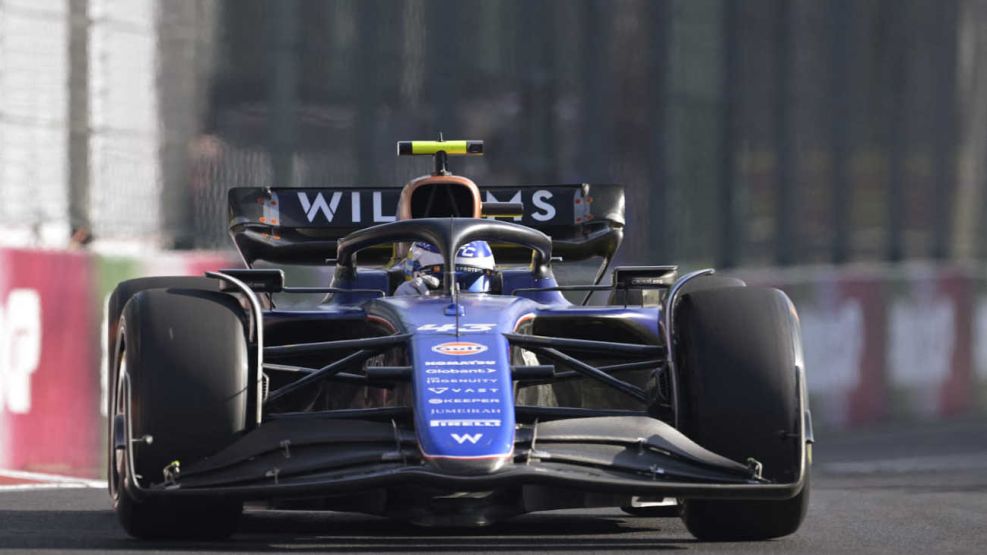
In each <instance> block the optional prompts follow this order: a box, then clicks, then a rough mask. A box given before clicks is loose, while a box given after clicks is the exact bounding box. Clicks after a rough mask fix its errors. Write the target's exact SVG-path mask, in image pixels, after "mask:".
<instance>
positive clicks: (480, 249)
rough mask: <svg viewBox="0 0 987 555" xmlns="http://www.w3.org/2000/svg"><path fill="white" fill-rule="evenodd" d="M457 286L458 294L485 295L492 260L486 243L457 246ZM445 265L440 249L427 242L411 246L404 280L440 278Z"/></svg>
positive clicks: (488, 288) (406, 261)
mask: <svg viewBox="0 0 987 555" xmlns="http://www.w3.org/2000/svg"><path fill="white" fill-rule="evenodd" d="M455 265H456V283H457V284H459V290H460V291H468V292H470V293H487V292H489V291H490V278H491V277H493V275H494V266H495V262H494V257H493V253H492V252H491V251H490V245H488V244H487V242H486V241H473V242H471V243H466V244H465V245H463V246H462V247H459V252H457V253H456V259H455ZM444 266H445V262H444V261H443V260H442V254H440V253H439V249H437V248H435V247H434V246H432V245H431V244H430V243H425V242H422V241H416V242H415V243H412V245H411V249H410V250H409V251H408V256H407V257H405V259H404V276H405V279H409V280H410V279H414V278H416V277H419V276H421V275H431V276H435V277H437V278H439V279H440V280H441V279H442V272H443V267H444Z"/></svg>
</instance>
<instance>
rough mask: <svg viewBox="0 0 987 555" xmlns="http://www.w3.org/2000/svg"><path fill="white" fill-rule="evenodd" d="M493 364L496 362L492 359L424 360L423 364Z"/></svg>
mask: <svg viewBox="0 0 987 555" xmlns="http://www.w3.org/2000/svg"><path fill="white" fill-rule="evenodd" d="M436 346H438V345H436ZM433 348H434V347H433ZM495 364H497V362H496V361H493V360H426V361H425V366H494V365H495Z"/></svg>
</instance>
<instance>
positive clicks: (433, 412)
mask: <svg viewBox="0 0 987 555" xmlns="http://www.w3.org/2000/svg"><path fill="white" fill-rule="evenodd" d="M428 413H429V414H431V415H432V416H438V415H441V414H445V415H451V414H459V415H463V414H469V415H474V416H476V415H486V416H489V415H491V414H501V410H500V409H499V408H485V409H476V408H470V407H452V408H441V409H437V408H432V409H429V411H428Z"/></svg>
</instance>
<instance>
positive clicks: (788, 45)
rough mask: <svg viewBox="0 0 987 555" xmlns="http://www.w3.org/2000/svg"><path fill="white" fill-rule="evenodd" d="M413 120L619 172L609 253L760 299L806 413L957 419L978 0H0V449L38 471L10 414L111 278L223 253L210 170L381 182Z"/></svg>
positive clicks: (522, 178)
mask: <svg viewBox="0 0 987 555" xmlns="http://www.w3.org/2000/svg"><path fill="white" fill-rule="evenodd" d="M439 132H444V134H445V136H446V137H449V138H469V139H483V140H485V141H486V152H487V154H486V155H485V156H484V157H483V158H479V159H477V158H474V159H469V160H454V161H453V170H454V171H455V172H456V173H461V174H464V175H467V176H470V177H472V178H474V179H475V181H477V183H479V184H480V185H481V186H483V185H513V184H554V183H578V182H590V183H621V184H624V185H625V186H626V187H627V219H628V228H627V234H626V240H625V244H624V248H623V251H622V254H621V256H620V258H619V259H618V263H625V264H627V263H637V264H641V263H646V264H661V263H678V264H683V265H686V266H690V267H696V266H701V265H715V266H717V267H720V268H729V269H733V270H734V271H735V272H737V273H739V274H740V275H742V276H745V277H746V278H747V279H748V281H751V282H753V283H765V284H771V285H777V286H780V287H782V288H784V289H785V290H786V291H788V292H789V293H790V294H791V295H792V296H793V298H795V300H796V303H797V304H798V306H799V309H800V312H801V314H802V320H803V331H804V334H805V342H806V350H807V354H806V356H807V364H808V367H809V376H810V381H811V384H810V385H811V386H812V390H813V402H814V403H815V405H814V408H815V410H816V414H817V419H818V421H819V423H820V425H822V426H831V427H849V426H855V425H866V424H871V423H875V422H881V421H886V420H889V419H895V418H905V419H915V418H940V417H949V416H954V415H957V414H969V413H971V412H977V411H982V410H983V408H984V407H987V387H985V384H987V347H980V346H979V343H980V342H978V341H977V340H976V338H977V337H979V336H981V335H982V333H987V296H985V295H982V294H981V293H982V291H983V290H984V289H987V288H985V287H984V284H985V283H987V280H985V277H984V272H983V270H982V267H983V260H984V259H985V258H987V241H984V240H982V239H981V238H982V237H983V236H984V234H985V232H987V229H985V228H984V226H985V220H987V218H985V215H987V194H985V191H987V163H985V161H987V0H824V1H823V0H746V1H739V0H737V1H731V0H668V1H650V0H565V1H563V0H558V1H550V0H496V1H494V0H488V1H483V2H480V1H477V2H463V1H461V0H405V1H402V2H393V1H386V0H359V1H357V0H338V1H315V0H279V1H277V2H275V1H263V0H185V1H177V0H175V1H165V0H162V1H153V0H0V199H2V202H0V219H2V222H3V227H2V229H3V233H0V303H2V304H0V329H2V330H4V331H3V335H2V336H0V337H2V340H0V346H2V347H3V349H4V351H3V354H2V355H0V466H2V465H4V464H7V465H8V466H9V465H14V466H17V465H20V466H31V465H34V467H45V468H47V467H46V466H45V465H46V464H49V465H50V464H56V463H57V461H56V463H45V462H44V460H48V459H44V460H42V459H40V458H38V457H34V458H31V457H33V456H34V455H31V456H26V457H27V458H24V457H21V458H17V457H15V456H13V455H10V453H14V452H15V451H16V450H15V449H14V447H10V446H11V445H16V444H17V441H18V439H17V438H18V437H21V436H20V435H18V434H22V433H24V434H26V433H27V432H20V431H17V430H19V428H18V427H17V426H16V425H15V424H12V423H16V422H21V424H20V425H21V426H37V427H38V429H44V430H49V429H60V428H58V427H59V426H63V427H64V426H65V424H64V423H60V422H62V421H60V420H55V419H54V417H50V418H49V417H48V416H42V415H41V413H42V412H44V411H41V410H39V409H38V407H39V406H41V405H39V404H38V403H41V402H51V403H54V402H55V401H52V400H51V399H50V398H48V397H44V399H46V400H45V401H41V400H39V399H41V397H39V396H38V394H37V391H41V390H42V389H39V388H43V387H45V385H44V384H47V383H51V384H56V383H58V384H60V385H59V386H58V387H60V388H61V389H66V386H65V385H64V384H65V383H66V382H65V379H68V378H66V376H65V375H63V374H65V373H68V372H70V371H71V366H73V364H72V362H71V361H72V360H75V361H78V360H83V361H88V362H86V364H88V367H90V370H86V373H83V374H82V376H83V377H81V378H78V383H77V384H76V389H75V390H74V392H73V395H74V396H75V397H78V395H79V391H82V390H89V389H92V388H93V387H96V386H93V385H91V384H93V383H96V384H98V378H96V377H95V376H96V375H98V373H99V370H98V368H99V349H98V344H99V338H98V333H97V332H93V333H92V334H90V335H86V334H82V338H81V340H83V341H87V342H88V343H87V344H86V345H90V346H86V345H83V344H82V343H79V341H80V339H79V334H78V333H77V332H72V329H75V330H78V329H80V328H83V329H93V328H97V327H98V321H99V318H100V315H101V310H102V308H101V303H102V302H103V298H104V297H105V295H106V294H107V292H108V291H109V290H110V289H111V288H112V287H113V286H114V285H115V283H116V282H117V281H119V280H121V279H125V278H128V277H134V276H136V275H145V274H150V273H174V272H179V273H196V272H200V271H202V270H203V269H211V268H214V267H222V266H223V265H230V264H233V263H234V262H233V261H235V258H234V257H233V256H232V255H231V253H230V251H229V249H230V247H231V243H230V241H229V239H228V237H227V234H226V223H227V222H226V205H225V198H226V197H225V192H226V190H227V189H228V188H230V187H234V186H267V185H276V186H307V187H320V186H327V187H328V186H333V185H357V186H374V187H380V186H400V185H401V184H403V183H404V182H405V181H406V180H408V179H409V178H412V177H414V176H417V175H420V174H424V173H428V171H429V167H430V161H429V160H421V159H408V158H402V159H398V158H397V157H396V156H395V146H394V145H395V141H397V140H401V139H433V138H437V136H438V133H439ZM23 291H34V292H35V293H34V295H35V296H34V297H31V294H28V293H23ZM15 292H17V294H16V295H15V294H14V293H15ZM25 295H26V296H25ZM73 295H75V296H73ZM47 299H53V300H52V301H51V302H49V301H48V300H47ZM75 305H79V306H83V307H88V308H85V310H83V312H84V313H80V314H77V315H75V317H76V318H77V320H71V318H72V317H73V316H72V314H74V312H72V311H71V310H70V311H69V313H68V315H66V312H65V310H66V308H65V307H67V306H75ZM80 310H82V309H80ZM73 321H74V322H76V324H71V323H70V322H73ZM4 322H6V324H5V326H6V327H3V324H4ZM49 342H52V343H49ZM73 342H76V343H78V344H79V346H78V347H77V349H79V351H78V353H81V354H76V355H72V354H70V353H69V354H66V351H65V349H68V347H66V345H69V344H75V343H73ZM49 345H53V347H49ZM93 345H95V346H93ZM73 348H76V347H73ZM52 349H54V351H53V350H52ZM73 352H75V351H73ZM56 356H61V357H63V358H64V360H62V359H58V360H61V361H62V362H57V361H55V360H54V359H51V358H50V357H56ZM46 357H49V358H48V359H46ZM65 357H67V358H65ZM76 366H77V365H76ZM46 368H51V370H46ZM93 368H94V369H93ZM46 372H47V373H46ZM75 372H76V373H77V374H78V373H79V372H81V371H79V370H78V369H76V370H75ZM73 379H75V378H73ZM72 383H76V382H72ZM51 387H56V386H54V385H52V386H51ZM32 388H33V389H32ZM104 389H105V384H104ZM32 390H33V391H34V392H35V393H34V394H32V393H31V391H32ZM93 395H95V396H96V397H97V398H98V397H99V389H98V387H97V389H96V392H95V393H93ZM56 397H57V396H56ZM89 402H91V404H92V406H97V405H98V399H97V400H94V401H93V400H91V401H86V402H82V401H78V402H77V404H79V408H78V410H80V411H90V412H91V411H94V410H96V409H93V408H92V407H90V406H89V405H86V404H85V403H89ZM4 403H5V404H4ZM32 403H33V404H32ZM5 407H6V408H5ZM32 407H33V408H32ZM73 410H74V409H73ZM62 412H64V410H63V411H62ZM4 414H6V418H7V420H6V421H5V420H4V418H5V417H4V416H3V415H4ZM31 415H33V417H32V416H31ZM31 418H33V420H31ZM46 418H47V419H48V420H44V419H46ZM19 419H20V420H19ZM28 421H30V422H34V424H24V422H28ZM4 422H7V424H6V425H4ZM32 429H33V428H32ZM4 430H6V432H5V431H4ZM5 434H6V439H5ZM97 435H98V434H97V432H93V434H92V437H89V438H88V439H81V440H80V439H78V438H74V439H72V441H77V442H81V443H80V447H79V450H80V451H79V452H80V453H88V452H89V451H91V444H93V443H94V442H96V443H98V442H99V439H98V438H97ZM24 437H26V436H24ZM87 437H88V436H87ZM4 441H6V442H7V443H6V445H8V447H7V450H6V452H7V453H8V455H7V458H6V459H5V458H4V445H5V444H4V443H3V442H4ZM66 441H68V440H66ZM60 456H61V457H62V459H63V460H64V459H65V458H66V457H65V456H64V455H60ZM73 456H75V455H73ZM87 456H89V455H78V457H81V458H79V459H78V460H80V461H83V463H78V464H82V465H83V466H85V465H86V464H89V463H86V462H85V461H88V460H89V459H86V458H85V457H87ZM57 458H58V457H57V456H55V455H51V456H50V457H49V459H52V460H55V459H57ZM72 460H76V459H72ZM32 461H34V462H32ZM38 461H41V462H38ZM73 464H76V463H73Z"/></svg>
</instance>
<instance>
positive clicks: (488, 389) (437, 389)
mask: <svg viewBox="0 0 987 555" xmlns="http://www.w3.org/2000/svg"><path fill="white" fill-rule="evenodd" d="M428 390H429V392H431V393H434V394H436V395H442V394H443V393H445V392H447V391H448V392H451V393H497V392H498V391H500V388H499V387H430V388H428Z"/></svg>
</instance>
